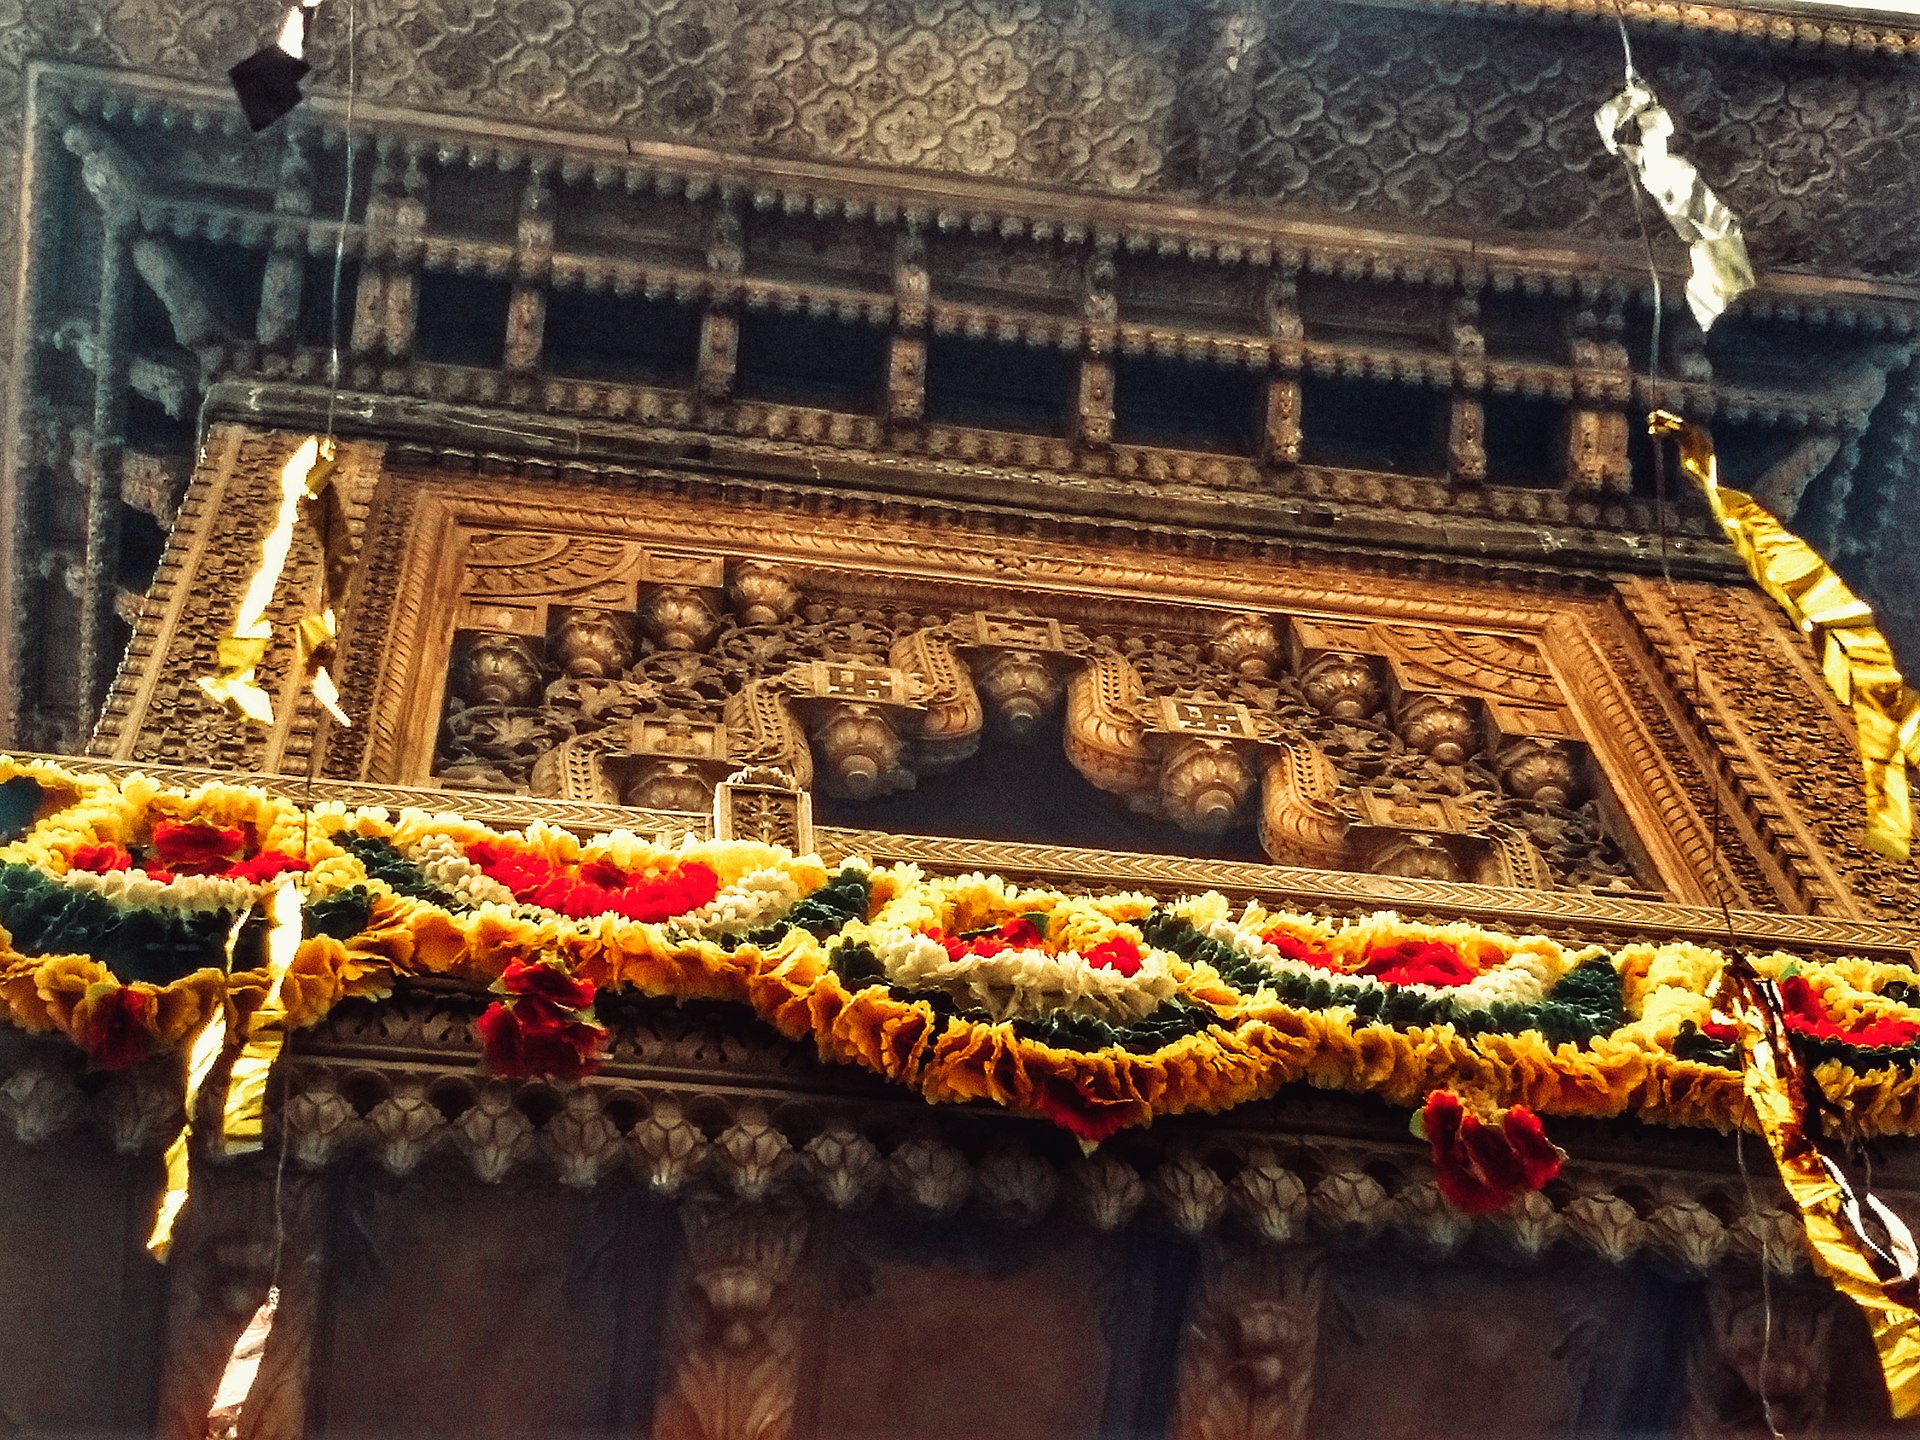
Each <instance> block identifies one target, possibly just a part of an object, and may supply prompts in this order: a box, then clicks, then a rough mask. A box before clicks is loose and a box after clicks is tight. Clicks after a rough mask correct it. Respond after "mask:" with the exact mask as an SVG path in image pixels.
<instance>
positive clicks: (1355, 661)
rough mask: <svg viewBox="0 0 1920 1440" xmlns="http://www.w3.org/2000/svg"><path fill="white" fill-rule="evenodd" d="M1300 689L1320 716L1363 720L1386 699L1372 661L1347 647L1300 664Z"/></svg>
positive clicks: (1385, 690)
mask: <svg viewBox="0 0 1920 1440" xmlns="http://www.w3.org/2000/svg"><path fill="white" fill-rule="evenodd" d="M1300 689H1301V692H1302V693H1303V694H1305V695H1306V697H1307V701H1308V703H1309V704H1311V705H1312V706H1313V708H1314V709H1316V710H1318V711H1319V712H1320V713H1321V714H1322V715H1329V716H1332V717H1333V718H1334V719H1335V720H1364V719H1366V718H1367V717H1368V716H1370V715H1374V714H1377V713H1378V712H1379V709H1380V706H1381V703H1382V702H1383V701H1384V700H1385V699H1386V698H1387V689H1386V686H1385V685H1384V684H1383V683H1382V682H1381V679H1380V673H1379V670H1378V669H1377V668H1376V662H1374V661H1372V660H1370V659H1368V658H1367V657H1366V656H1365V655H1357V654H1354V653H1353V652H1352V651H1348V650H1332V651H1328V652H1326V653H1325V654H1322V655H1316V656H1314V657H1313V658H1312V659H1310V660H1308V661H1307V662H1306V664H1304V665H1303V666H1301V667H1300Z"/></svg>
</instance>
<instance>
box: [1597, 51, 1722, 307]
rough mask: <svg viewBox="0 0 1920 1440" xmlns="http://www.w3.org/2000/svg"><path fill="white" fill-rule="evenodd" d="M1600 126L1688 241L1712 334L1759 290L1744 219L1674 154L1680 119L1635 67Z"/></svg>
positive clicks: (1691, 285)
mask: <svg viewBox="0 0 1920 1440" xmlns="http://www.w3.org/2000/svg"><path fill="white" fill-rule="evenodd" d="M1593 123H1594V124H1595V125H1596V126H1598V127H1599V130H1600V140H1601V143H1602V144H1604V145H1605V146H1606V147H1607V149H1608V151H1609V152H1610V153H1612V154H1614V155H1618V156H1620V157H1622V158H1623V159H1624V160H1626V162H1627V163H1628V164H1629V165H1631V166H1632V167H1633V171H1634V174H1635V176H1636V177H1637V178H1638V179H1639V181H1640V184H1641V186H1642V187H1643V188H1645V190H1646V192H1647V194H1648V195H1650V196H1651V197H1652V198H1653V203H1654V204H1656V205H1658V206H1659V207H1660V212H1661V213H1662V214H1663V215H1665V216H1666V217H1667V223H1668V224H1670V225H1672V226H1673V228H1674V232H1675V233H1676V234H1677V235H1679V237H1680V238H1681V239H1682V240H1684V241H1686V242H1687V253H1688V255H1689V257H1690V258H1691V259H1692V261H1693V273H1692V274H1691V275H1690V276H1688V278H1687V305H1688V307H1689V308H1690V309H1691V310H1692V311H1693V318H1694V319H1695V320H1696V321H1698V322H1699V325H1700V328H1701V329H1702V330H1710V329H1712V328H1713V322H1714V321H1715V320H1718V319H1719V318H1720V314H1721V312H1722V311H1723V310H1725V309H1726V308H1727V306H1729V305H1731V304H1732V303H1733V299H1734V297H1735V296H1736V295H1738V294H1739V293H1740V292H1741V291H1743V290H1751V289H1752V288H1753V264H1752V262H1751V261H1749V260H1748V259H1747V242H1746V241H1745V240H1744V239H1743V238H1742V237H1741V234H1740V222H1739V221H1738V220H1737V219H1735V218H1734V214H1733V212H1732V211H1731V210H1729V209H1727V207H1726V206H1725V205H1723V204H1722V203H1721V202H1720V198H1719V197H1718V196H1717V195H1715V194H1714V193H1713V191H1711V190H1709V189H1708V188H1707V185H1706V182H1705V181H1703V180H1702V179H1701V178H1700V172H1699V171H1698V170H1696V169H1695V168H1694V167H1693V165H1692V163H1691V162H1690V161H1686V160H1683V159H1681V158H1680V157H1679V156H1678V155H1675V154H1672V153H1671V152H1669V151H1668V149H1667V141H1668V140H1669V139H1671V138H1672V136H1673V117H1672V116H1671V115H1669V114H1668V113H1667V110H1666V107H1665V106H1663V105H1662V104H1661V103H1660V102H1659V101H1658V100H1657V99H1655V98H1654V94H1653V91H1651V90H1649V89H1648V88H1647V87H1646V85H1645V84H1644V83H1643V82H1642V81H1641V79H1640V77H1639V76H1638V75H1636V74H1635V73H1634V72H1633V71H1632V70H1631V69H1629V70H1628V71H1627V83H1626V87H1625V88H1624V89H1622V90H1621V92H1620V93H1619V94H1618V95H1616V96H1614V97H1613V98H1612V99H1611V100H1609V101H1607V103H1606V104H1604V105H1602V106H1601V107H1600V108H1599V109H1598V110H1596V111H1595V112H1594V115H1593Z"/></svg>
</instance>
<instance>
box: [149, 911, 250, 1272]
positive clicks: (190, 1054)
mask: <svg viewBox="0 0 1920 1440" xmlns="http://www.w3.org/2000/svg"><path fill="white" fill-rule="evenodd" d="M252 913H253V909H252V907H251V906H249V907H248V908H247V909H245V910H242V911H241V912H240V913H239V914H238V915H236V916H234V919H233V925H232V926H231V928H229V929H228V931H227V967H226V968H227V969H228V971H232V969H233V947H234V946H235V945H237V944H239V943H240V927H241V926H243V925H245V924H246V923H247V917H248V916H250V915H251V914H252ZM226 1042H227V1008H226V1005H225V1004H224V1003H222V1005H221V1006H220V1008H219V1009H218V1010H215V1011H214V1012H213V1014H212V1015H210V1016H208V1017H207V1022H206V1024H204V1025H202V1026H201V1027H200V1033H199V1034H197V1035H195V1036H194V1037H193V1044H192V1045H191V1046H190V1047H189V1048H188V1050H187V1094H186V1099H185V1102H184V1108H185V1111H186V1114H185V1115H184V1117H183V1118H182V1119H181V1121H180V1133H179V1134H177V1135H175V1136H174V1137H173V1143H172V1144H171V1145H169V1146H167V1159H166V1165H167V1188H166V1189H165V1191H163V1192H162V1194H161V1196H160V1210H159V1213H158V1214H156V1215H155V1216H154V1217H153V1233H152V1234H151V1235H149V1236H147V1250H148V1252H149V1253H150V1254H151V1255H152V1256H153V1258H154V1259H156V1260H159V1261H161V1262H162V1263H164V1262H165V1261H166V1258H167V1252H168V1251H169V1250H171V1249H172V1248H173V1225H174V1222H175V1221H176V1220H178V1219H179V1218H180V1212H181V1211H182V1210H184V1209H186V1206H187V1184H188V1181H189V1180H190V1179H191V1178H192V1150H191V1144H192V1140H193V1112H194V1110H195V1109H196V1108H197V1107H198V1105H199V1103H200V1091H201V1090H202V1089H203V1088H205V1086H206V1083H207V1077H208V1076H209V1075H211V1074H212V1073H213V1062H214V1061H216V1060H218V1059H219V1058H220V1051H221V1048H222V1047H223V1046H224V1045H225V1044H226Z"/></svg>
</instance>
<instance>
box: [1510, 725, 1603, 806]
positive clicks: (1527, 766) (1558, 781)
mask: <svg viewBox="0 0 1920 1440" xmlns="http://www.w3.org/2000/svg"><path fill="white" fill-rule="evenodd" d="M1493 763H1494V768H1495V769H1497V770H1498V771H1499V772H1500V782H1501V784H1503V785H1505V786H1506V787H1507V790H1508V792H1509V793H1510V794H1512V795H1513V796H1514V797H1515V798H1517V799H1521V800H1532V801H1535V802H1536V803H1538V804H1541V805H1567V804H1570V803H1572V802H1573V801H1574V800H1576V799H1578V798H1579V797H1580V796H1581V795H1582V794H1583V793H1584V792H1585V789H1586V776H1585V774H1584V773H1583V766H1582V765H1581V757H1580V755H1579V753H1578V752H1577V751H1576V749H1575V748H1574V746H1573V745H1571V744H1570V743H1568V742H1567V741H1564V740H1560V739H1557V738H1555V737H1553V736H1550V735H1542V736H1533V735H1527V736H1522V737H1521V738H1519V739H1517V740H1513V741H1510V742H1508V743H1507V744H1506V745H1503V746H1502V747H1501V748H1500V749H1499V750H1498V751H1497V752H1495V754H1494V757H1493Z"/></svg>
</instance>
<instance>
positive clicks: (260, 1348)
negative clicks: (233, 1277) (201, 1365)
mask: <svg viewBox="0 0 1920 1440" xmlns="http://www.w3.org/2000/svg"><path fill="white" fill-rule="evenodd" d="M279 1308H280V1287H279V1286H278V1285H270V1286H268V1287H267V1298H266V1299H265V1301H263V1302H262V1303H261V1306H260V1308H259V1309H258V1310H256V1311H254V1312H253V1318H252V1319H251V1320H249V1321H248V1322H247V1328H246V1329H244V1330H242V1331H241V1332H240V1338H239V1339H237V1340H235V1341H234V1342H233V1351H232V1353H231V1354H229V1355H228V1356H227V1368H226V1369H225V1370H223V1371H221V1373H220V1384H219V1385H218V1386H217V1387H216V1388H215V1390H214V1392H213V1404H212V1405H211V1406H210V1407H209V1408H208V1410H207V1428H206V1432H205V1433H206V1435H207V1437H208V1440H232V1437H234V1436H236V1435H238V1434H239V1433H240V1416H241V1413H242V1412H243V1411H244V1410H245V1409H246V1406H247V1397H248V1396H250V1395H251V1394H252V1393H253V1382H254V1380H255V1379H256V1378H257V1377H258V1376H259V1374H260V1362H261V1360H263V1359H264V1358H265V1357H266V1353H267V1336H268V1335H270V1334H272V1333H273V1316H274V1312H275V1311H276V1310H278V1309H279Z"/></svg>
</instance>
